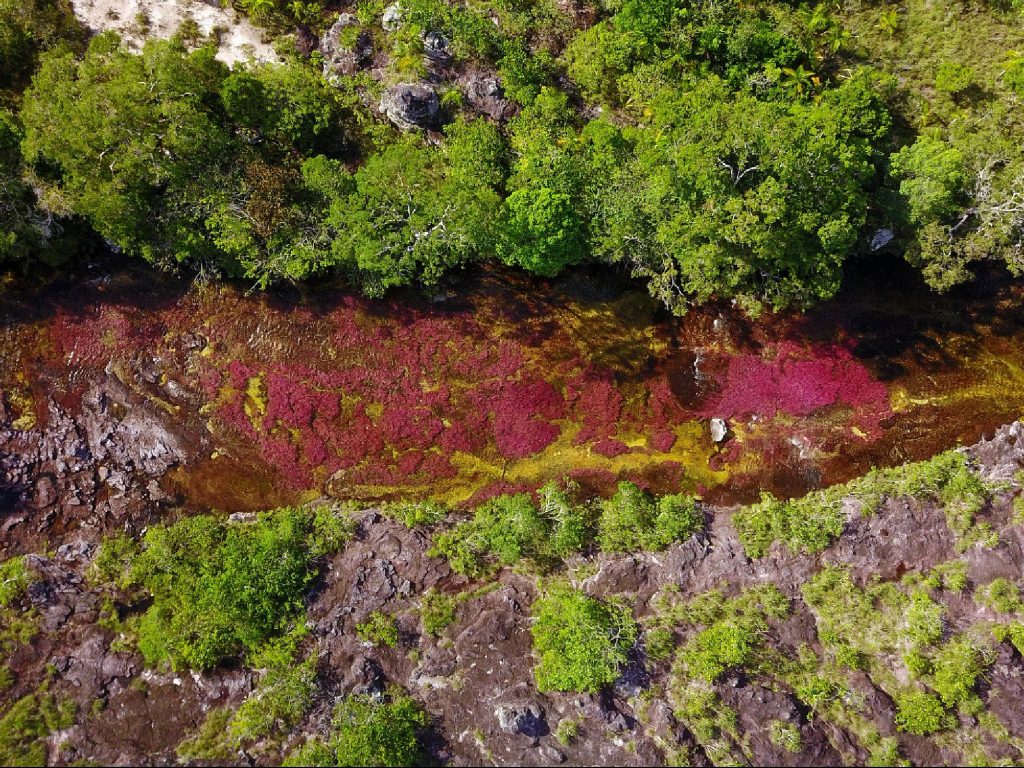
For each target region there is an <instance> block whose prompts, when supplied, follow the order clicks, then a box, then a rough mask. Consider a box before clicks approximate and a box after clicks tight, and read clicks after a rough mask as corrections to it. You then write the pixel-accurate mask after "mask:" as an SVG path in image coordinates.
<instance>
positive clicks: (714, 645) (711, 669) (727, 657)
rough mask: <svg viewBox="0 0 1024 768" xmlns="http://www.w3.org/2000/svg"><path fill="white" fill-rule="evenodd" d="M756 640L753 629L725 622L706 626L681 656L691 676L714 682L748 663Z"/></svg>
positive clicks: (684, 649) (688, 644)
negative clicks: (728, 671) (727, 672)
mask: <svg viewBox="0 0 1024 768" xmlns="http://www.w3.org/2000/svg"><path fill="white" fill-rule="evenodd" d="M755 643H756V639H755V638H754V637H752V633H751V632H750V630H748V629H745V628H742V627H738V626H735V625H734V624H731V623H728V622H723V623H721V624H715V625H714V626H712V627H709V628H708V629H705V630H704V631H703V632H701V633H700V634H698V635H697V636H696V637H695V638H694V639H693V640H691V641H690V642H689V643H687V644H686V647H685V648H683V650H682V651H681V653H680V658H681V659H682V661H683V662H684V663H685V664H686V666H687V668H688V669H689V672H690V674H691V675H693V676H695V677H698V678H700V679H702V680H704V681H705V682H708V683H713V682H715V681H716V680H718V679H719V678H720V677H721V676H722V675H723V674H724V673H725V672H726V670H728V669H731V668H733V667H741V666H743V665H744V664H746V663H747V662H748V661H749V660H750V658H751V655H752V654H753V650H754V644H755Z"/></svg>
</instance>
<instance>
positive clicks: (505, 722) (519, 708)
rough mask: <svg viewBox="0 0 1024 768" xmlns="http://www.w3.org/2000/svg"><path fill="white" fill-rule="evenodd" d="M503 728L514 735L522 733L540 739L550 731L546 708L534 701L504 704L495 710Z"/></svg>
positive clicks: (499, 723) (495, 714)
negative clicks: (546, 720) (545, 719)
mask: <svg viewBox="0 0 1024 768" xmlns="http://www.w3.org/2000/svg"><path fill="white" fill-rule="evenodd" d="M494 716H495V717H497V718H498V725H499V726H501V730H503V731H504V732H505V733H507V734H510V735H512V736H516V735H522V736H528V737H530V738H531V739H538V738H540V737H541V736H544V735H546V734H547V733H548V730H549V729H548V725H547V723H546V722H545V721H544V710H543V709H541V708H540V707H539V706H538V705H537V704H534V703H532V702H524V703H519V704H502V705H500V706H499V707H497V708H496V709H495V710H494Z"/></svg>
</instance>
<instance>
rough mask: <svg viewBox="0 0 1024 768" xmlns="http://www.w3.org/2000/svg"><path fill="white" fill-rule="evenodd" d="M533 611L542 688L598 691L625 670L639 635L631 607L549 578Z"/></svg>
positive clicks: (536, 673)
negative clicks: (551, 580)
mask: <svg viewBox="0 0 1024 768" xmlns="http://www.w3.org/2000/svg"><path fill="white" fill-rule="evenodd" d="M532 612H533V615H534V624H533V627H531V629H530V632H531V634H532V635H533V647H534V650H535V651H536V653H537V654H538V656H539V657H540V663H539V664H538V665H537V667H536V668H535V669H534V676H535V677H536V679H537V687H538V688H539V689H540V690H541V691H581V692H584V693H594V692H596V691H597V690H599V689H600V688H601V687H602V686H604V685H607V684H609V683H611V682H613V681H614V680H615V679H616V678H617V677H618V676H619V669H620V668H621V667H622V665H624V664H625V663H626V654H627V652H628V651H629V650H630V648H632V647H633V644H634V643H635V642H636V639H637V626H636V623H635V622H634V621H633V617H632V614H631V612H630V610H629V608H627V607H626V606H624V605H618V604H616V603H613V602H607V601H604V600H600V599H598V598H596V597H591V596H589V595H586V594H584V593H583V592H580V591H578V590H576V589H573V588H571V587H569V586H567V585H564V584H557V583H555V584H549V585H548V588H547V591H546V592H545V593H544V594H543V595H542V596H541V597H540V598H539V599H538V600H537V601H536V602H534V604H533V609H532Z"/></svg>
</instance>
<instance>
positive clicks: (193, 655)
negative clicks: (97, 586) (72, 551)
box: [97, 507, 348, 668]
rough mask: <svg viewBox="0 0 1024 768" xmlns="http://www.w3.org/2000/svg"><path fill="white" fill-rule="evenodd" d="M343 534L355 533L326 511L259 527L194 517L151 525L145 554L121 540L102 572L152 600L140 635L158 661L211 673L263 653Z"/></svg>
mask: <svg viewBox="0 0 1024 768" xmlns="http://www.w3.org/2000/svg"><path fill="white" fill-rule="evenodd" d="M339 529H343V530H348V529H347V527H346V526H339V525H338V524H337V523H336V521H335V520H334V515H333V514H332V513H331V512H330V511H329V509H328V508H323V507H322V508H320V509H319V510H317V512H315V513H309V512H306V511H302V510H294V509H283V510H278V511H277V512H273V513H265V514H261V515H260V518H259V521H258V522H257V523H254V524H251V525H230V524H225V523H224V522H221V521H219V520H216V519H214V518H212V517H205V516H200V517H194V518H190V519H186V520H183V521H181V522H179V523H176V524H174V525H172V526H167V527H165V526H156V527H153V528H150V529H149V531H148V532H147V533H146V535H145V537H144V538H143V540H142V542H141V546H140V547H139V548H138V549H137V550H136V549H135V548H134V547H133V546H131V545H127V544H126V543H124V542H123V541H119V540H114V543H113V544H109V545H107V546H105V547H104V550H105V551H104V552H103V553H102V554H101V555H100V557H99V558H98V560H97V573H98V574H100V576H101V577H105V578H107V579H110V580H112V581H114V582H115V583H116V584H117V585H118V586H119V587H121V588H123V589H128V590H133V591H138V592H140V593H142V594H148V595H151V596H152V597H153V605H152V607H151V608H150V609H149V610H148V611H147V612H146V614H145V615H144V616H143V617H142V619H141V621H140V623H139V629H138V631H139V641H138V644H139V650H140V651H141V652H142V653H143V655H144V656H145V657H146V659H147V660H148V661H149V662H150V663H152V664H156V663H160V662H163V661H169V662H170V663H171V664H172V665H173V666H174V667H175V668H178V667H194V668H208V667H211V666H214V665H216V664H218V663H220V662H222V661H224V660H226V659H228V658H231V657H232V656H235V655H237V654H239V653H241V652H242V651H244V650H248V651H253V650H255V649H256V648H257V647H258V646H260V645H261V644H263V643H264V642H266V641H267V640H269V639H270V638H272V637H274V636H275V635H277V634H278V633H279V632H280V631H281V630H282V629H283V628H284V626H285V625H286V624H287V623H288V621H289V620H293V619H295V618H296V617H297V616H298V615H299V613H300V611H301V609H302V598H303V595H304V594H305V591H306V588H307V586H308V584H309V582H310V581H311V580H312V578H313V576H314V574H315V562H314V561H315V557H316V556H318V555H320V554H323V553H325V552H326V551H332V550H333V549H336V548H337V547H338V546H340V544H341V541H342V540H343V534H342V530H339ZM108 547H109V548H108ZM118 567H120V568H121V571H120V573H118V570H117V569H118Z"/></svg>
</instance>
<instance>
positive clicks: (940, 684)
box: [932, 636, 988, 707]
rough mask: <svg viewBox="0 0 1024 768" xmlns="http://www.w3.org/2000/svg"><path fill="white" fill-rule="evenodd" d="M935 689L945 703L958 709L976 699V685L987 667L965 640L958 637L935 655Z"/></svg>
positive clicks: (933, 661) (933, 662)
mask: <svg viewBox="0 0 1024 768" xmlns="http://www.w3.org/2000/svg"><path fill="white" fill-rule="evenodd" d="M932 666H933V668H934V672H933V674H934V679H933V680H932V688H934V689H935V692H936V693H937V694H939V697H940V698H941V699H942V703H943V704H945V705H946V706H947V707H955V706H957V705H958V704H962V703H965V702H967V701H968V700H969V699H970V698H971V697H973V696H974V684H975V682H976V681H977V679H978V677H979V676H980V675H981V674H982V673H983V672H984V671H985V668H986V667H987V666H988V664H987V663H986V660H985V658H984V657H983V654H982V653H981V652H980V651H979V649H978V648H976V647H975V644H974V643H973V642H972V641H971V640H970V639H969V638H966V637H963V636H961V637H955V638H953V639H952V640H950V641H949V642H948V643H946V644H945V645H943V646H942V647H941V648H940V649H939V650H938V652H936V654H935V656H934V658H933V660H932Z"/></svg>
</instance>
